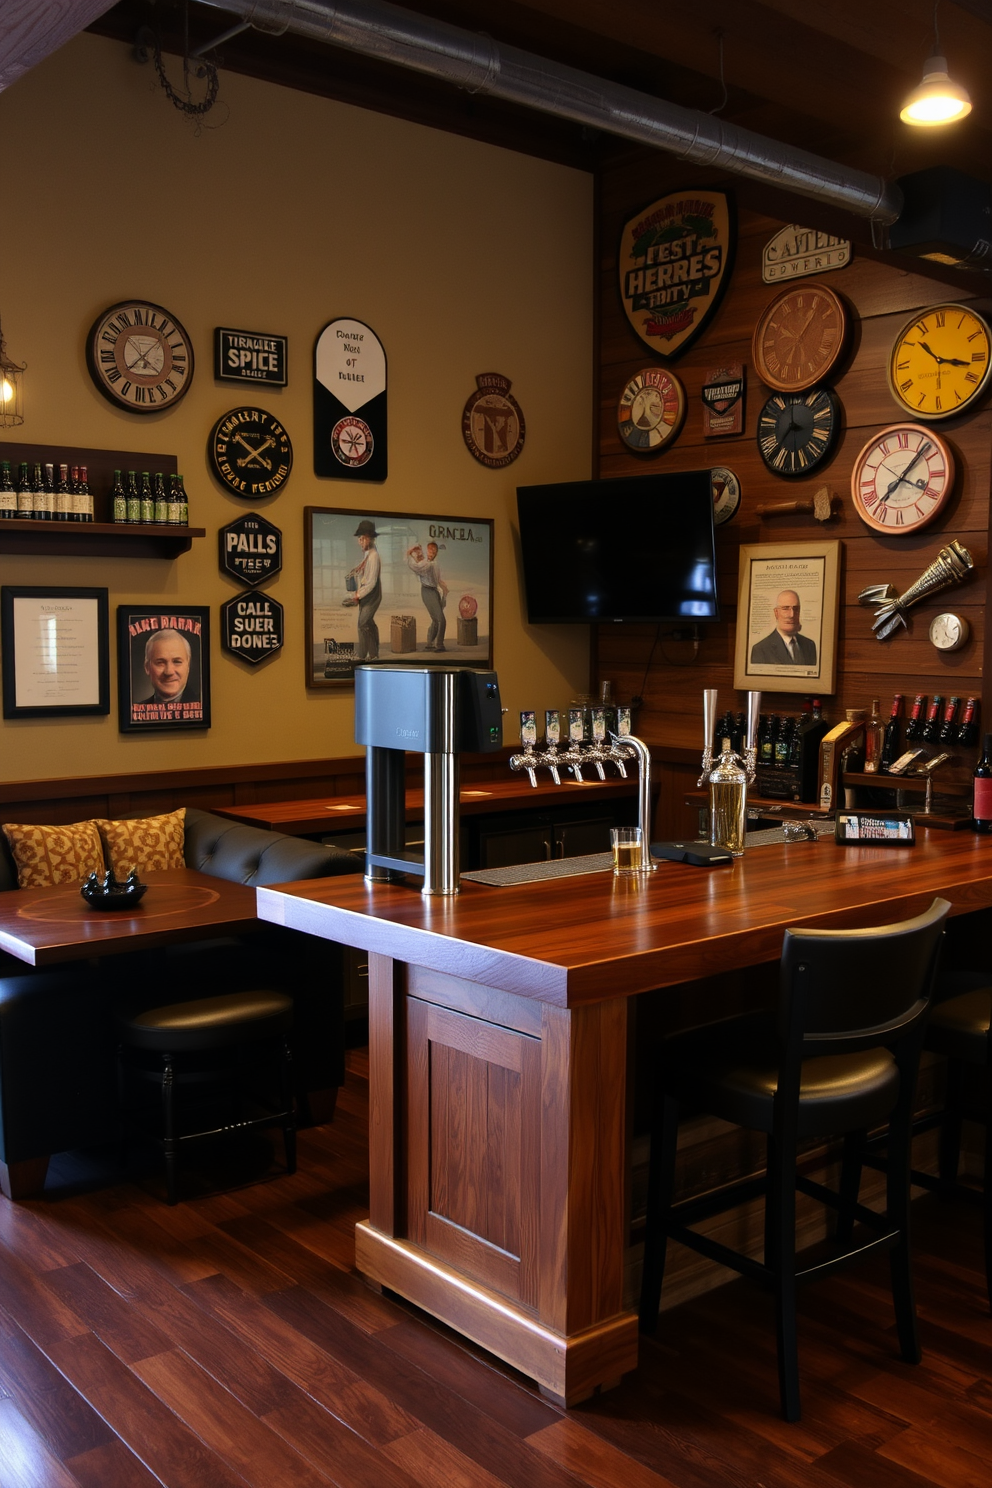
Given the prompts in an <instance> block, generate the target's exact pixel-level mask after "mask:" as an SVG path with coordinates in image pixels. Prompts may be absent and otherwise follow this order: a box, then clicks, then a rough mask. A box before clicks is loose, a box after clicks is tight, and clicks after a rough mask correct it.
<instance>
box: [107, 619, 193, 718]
mask: <svg viewBox="0 0 992 1488" xmlns="http://www.w3.org/2000/svg"><path fill="white" fill-rule="evenodd" d="M117 707H118V725H119V728H120V731H121V733H122V734H150V733H153V732H154V733H176V732H182V731H183V730H184V729H205V728H209V727H210V610H209V609H208V608H207V607H206V606H202V607H201V606H197V605H182V606H177V607H176V608H175V609H167V608H165V607H164V606H158V605H156V606H153V607H152V606H147V605H144V606H142V605H118V606H117Z"/></svg>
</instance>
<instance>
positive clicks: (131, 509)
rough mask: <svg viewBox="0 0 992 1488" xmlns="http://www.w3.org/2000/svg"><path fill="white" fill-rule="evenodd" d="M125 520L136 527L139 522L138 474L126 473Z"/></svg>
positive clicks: (135, 472) (132, 471)
mask: <svg viewBox="0 0 992 1488" xmlns="http://www.w3.org/2000/svg"><path fill="white" fill-rule="evenodd" d="M127 520H128V522H129V523H133V524H134V526H137V525H138V523H139V522H140V521H141V497H140V496H139V495H138V472H137V471H136V470H129V471H128V473H127Z"/></svg>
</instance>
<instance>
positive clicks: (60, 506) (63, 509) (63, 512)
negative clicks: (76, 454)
mask: <svg viewBox="0 0 992 1488" xmlns="http://www.w3.org/2000/svg"><path fill="white" fill-rule="evenodd" d="M55 520H56V521H57V522H74V521H75V517H74V515H73V511H72V492H71V490H70V489H69V467H68V465H60V466H59V478H58V480H57V481H56V483H55Z"/></svg>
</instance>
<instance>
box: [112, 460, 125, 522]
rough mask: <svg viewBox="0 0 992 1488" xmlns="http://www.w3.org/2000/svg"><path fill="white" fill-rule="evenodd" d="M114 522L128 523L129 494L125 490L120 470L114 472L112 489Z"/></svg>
mask: <svg viewBox="0 0 992 1488" xmlns="http://www.w3.org/2000/svg"><path fill="white" fill-rule="evenodd" d="M110 502H111V516H110V519H111V521H112V522H126V521H127V492H126V491H125V490H124V482H123V481H122V480H121V473H120V471H119V470H115V471H114V484H113V486H112V487H111V489H110Z"/></svg>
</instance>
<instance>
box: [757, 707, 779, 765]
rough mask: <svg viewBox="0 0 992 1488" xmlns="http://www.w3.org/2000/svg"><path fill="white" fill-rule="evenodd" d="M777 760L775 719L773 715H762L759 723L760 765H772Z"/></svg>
mask: <svg viewBox="0 0 992 1488" xmlns="http://www.w3.org/2000/svg"><path fill="white" fill-rule="evenodd" d="M774 760H775V719H774V717H773V715H772V714H771V713H762V715H761V718H760V719H759V721H758V763H759V765H770V764H772V763H774Z"/></svg>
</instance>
